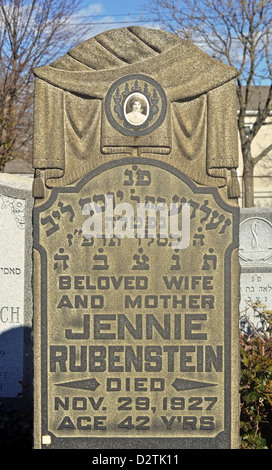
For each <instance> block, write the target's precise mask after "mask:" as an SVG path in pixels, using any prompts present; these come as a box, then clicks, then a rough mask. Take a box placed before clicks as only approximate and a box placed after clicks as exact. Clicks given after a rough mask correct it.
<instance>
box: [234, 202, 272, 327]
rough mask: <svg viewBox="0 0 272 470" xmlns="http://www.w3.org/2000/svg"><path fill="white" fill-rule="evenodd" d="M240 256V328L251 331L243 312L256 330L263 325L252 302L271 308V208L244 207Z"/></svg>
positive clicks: (241, 218) (241, 213)
mask: <svg viewBox="0 0 272 470" xmlns="http://www.w3.org/2000/svg"><path fill="white" fill-rule="evenodd" d="M239 259H240V266H241V276H240V292H241V299H240V313H241V316H240V329H241V330H242V331H246V332H250V325H249V324H248V322H247V320H246V319H245V315H244V314H246V316H247V318H248V319H249V321H250V322H251V323H252V324H253V325H254V327H255V328H256V329H257V330H258V329H260V328H262V323H261V321H260V318H259V315H257V314H256V313H255V312H254V310H253V309H252V308H251V307H250V305H251V304H252V303H259V304H262V305H264V306H265V307H267V309H268V310H272V209H269V208H266V209H260V208H250V209H241V212H240V243H239Z"/></svg>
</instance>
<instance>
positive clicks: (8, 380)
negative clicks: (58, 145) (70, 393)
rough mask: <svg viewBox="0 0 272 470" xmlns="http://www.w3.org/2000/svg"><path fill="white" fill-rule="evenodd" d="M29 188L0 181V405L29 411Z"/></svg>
mask: <svg viewBox="0 0 272 470" xmlns="http://www.w3.org/2000/svg"><path fill="white" fill-rule="evenodd" d="M32 183H33V179H32V177H29V176H19V175H10V174H2V175H0V226H1V232H0V260H1V261H0V283H1V289H0V404H1V408H3V407H4V408H6V409H9V410H12V409H19V408H23V409H24V410H26V409H28V410H30V409H31V408H32V394H33V390H32V383H33V367H32V364H33V355H32V346H33V345H32V339H31V332H32V319H33V318H32V317H33V307H32V286H31V281H32V256H31V254H32V222H31V219H32V208H33V198H32Z"/></svg>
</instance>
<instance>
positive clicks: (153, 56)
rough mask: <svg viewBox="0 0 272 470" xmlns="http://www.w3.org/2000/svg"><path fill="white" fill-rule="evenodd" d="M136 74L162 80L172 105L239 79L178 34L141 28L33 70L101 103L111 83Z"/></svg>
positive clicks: (113, 33) (108, 34)
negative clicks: (97, 99)
mask: <svg viewBox="0 0 272 470" xmlns="http://www.w3.org/2000/svg"><path fill="white" fill-rule="evenodd" d="M135 72H136V73H146V74H147V75H150V76H152V77H154V78H155V79H157V80H159V81H160V83H161V85H162V86H163V87H164V88H165V90H166V91H167V95H168V99H170V101H176V100H180V99H184V98H192V97H194V96H198V95H200V94H202V93H205V92H207V91H209V90H212V89H214V88H216V87H218V86H220V85H223V84H224V83H226V82H228V81H230V80H232V79H233V78H234V77H235V76H236V75H237V70H236V69H235V68H234V67H230V66H228V65H225V64H223V63H221V62H218V61H217V60H215V59H213V58H212V57H210V56H209V55H208V54H206V53H205V52H203V51H202V50H201V49H199V48H198V47H196V46H195V45H194V44H192V43H191V42H189V41H187V40H184V39H181V38H180V37H178V36H177V35H176V34H173V33H169V32H166V31H160V30H155V29H149V28H143V27H138V26H131V27H128V28H119V29H114V30H110V31H105V32H103V33H101V34H99V35H97V36H95V37H92V38H90V39H88V40H87V41H85V42H83V43H82V44H80V45H79V46H77V47H75V48H74V49H72V50H71V51H69V52H68V53H67V54H65V55H64V56H63V57H62V58H60V59H58V60H56V61H55V62H53V63H51V64H50V65H46V66H43V67H39V68H37V69H35V70H34V73H35V75H36V76H37V77H38V78H40V79H43V80H45V81H47V82H48V83H50V84H52V85H54V86H56V87H58V88H61V89H64V90H66V91H70V92H72V93H79V94H82V95H85V96H90V97H92V98H100V99H103V98H104V96H105V93H106V91H107V89H108V87H109V86H110V84H111V83H112V81H114V80H117V79H118V78H119V77H121V76H123V75H124V74H129V73H135Z"/></svg>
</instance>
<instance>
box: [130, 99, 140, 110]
mask: <svg viewBox="0 0 272 470" xmlns="http://www.w3.org/2000/svg"><path fill="white" fill-rule="evenodd" d="M132 109H133V111H138V112H141V111H142V105H141V103H140V101H138V100H135V101H134V102H133V103H132Z"/></svg>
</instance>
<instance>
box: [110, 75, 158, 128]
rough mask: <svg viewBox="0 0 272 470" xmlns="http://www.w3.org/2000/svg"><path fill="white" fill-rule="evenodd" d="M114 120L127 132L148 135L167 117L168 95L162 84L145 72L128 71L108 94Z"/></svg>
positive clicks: (112, 119)
mask: <svg viewBox="0 0 272 470" xmlns="http://www.w3.org/2000/svg"><path fill="white" fill-rule="evenodd" d="M105 110H106V116H107V119H108V121H109V122H110V124H111V125H112V126H113V127H114V128H115V129H117V130H118V131H119V132H121V133H122V134H125V135H131V136H134V135H135V136H140V135H146V134H149V133H151V132H153V131H154V130H155V129H157V128H158V127H159V126H160V125H161V124H162V122H163V121H164V119H165V115H166V110H167V99H166V95H165V92H164V90H163V88H162V87H161V85H160V84H159V83H158V82H156V80H154V79H153V78H151V77H148V76H146V75H142V74H132V75H126V76H125V77H122V78H120V79H119V80H117V81H116V82H115V83H113V85H111V87H110V88H109V91H108V93H107V95H106V98H105Z"/></svg>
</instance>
